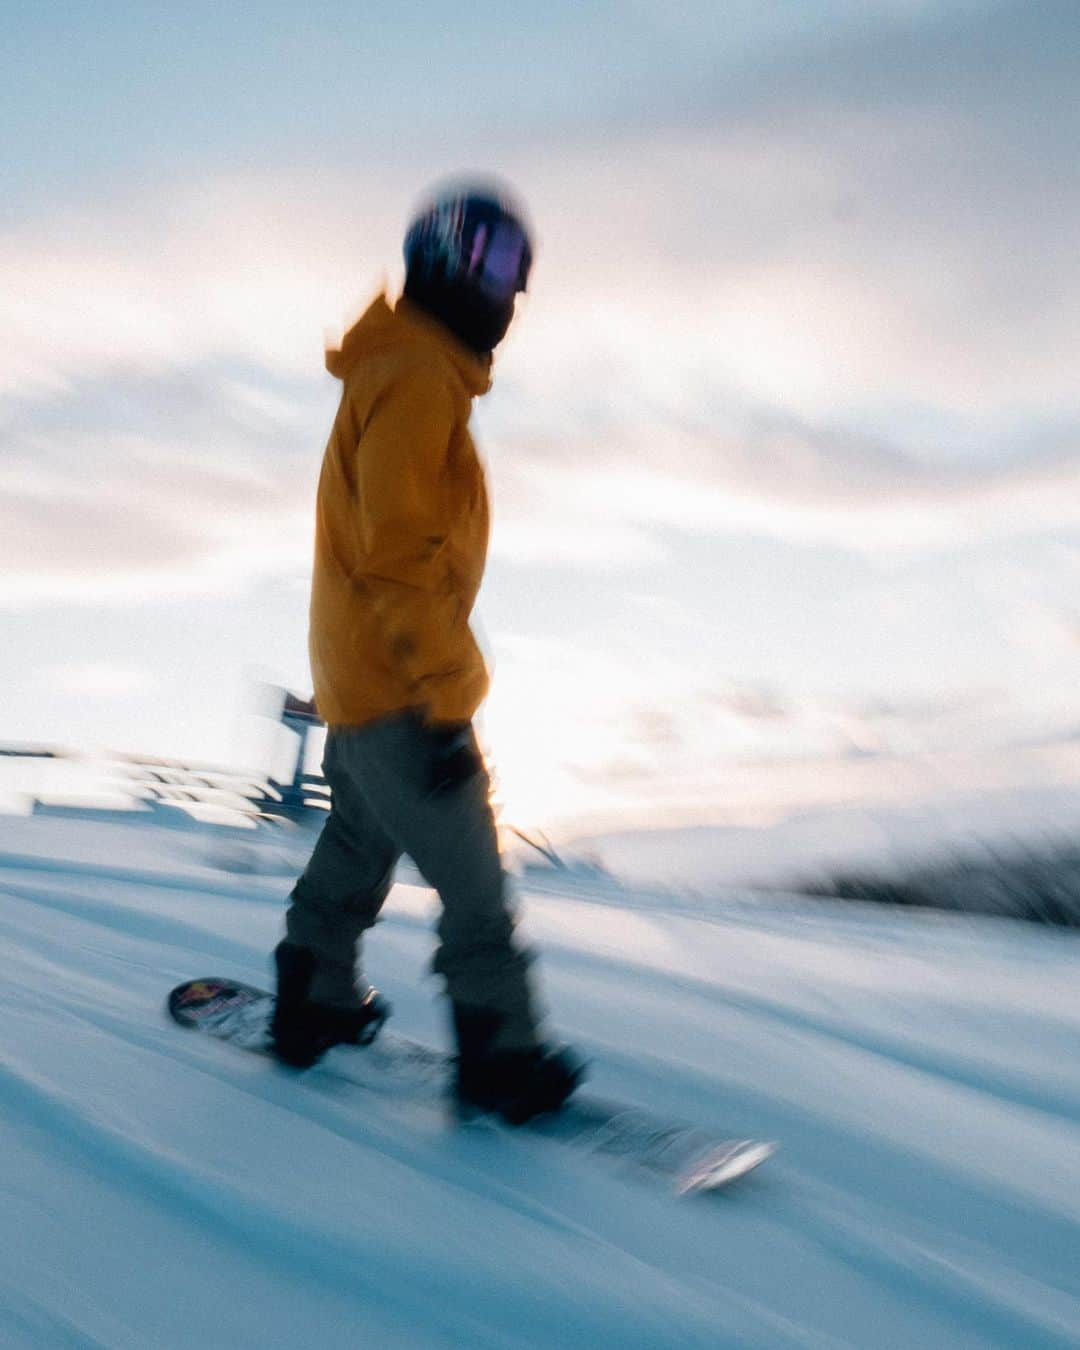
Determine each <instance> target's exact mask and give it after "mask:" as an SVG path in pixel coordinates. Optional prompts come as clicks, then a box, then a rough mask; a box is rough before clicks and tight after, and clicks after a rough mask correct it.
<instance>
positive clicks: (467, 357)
mask: <svg viewBox="0 0 1080 1350" xmlns="http://www.w3.org/2000/svg"><path fill="white" fill-rule="evenodd" d="M414 343H420V344H423V345H426V346H431V347H435V348H437V349H438V350H439V351H440V352H441V353H442V355H443V356H444V357H446V359H447V360H449V361H450V363H451V365H453V367H454V369H455V370H456V371H457V372H458V374H459V375H460V376H461V379H462V382H463V384H464V385H465V388H466V389H467V390H468V392H469V394H470V396H476V395H479V394H486V393H487V391H488V390H489V389H490V388H491V357H490V356H478V355H477V354H476V353H475V352H473V351H470V350H469V348H468V347H466V346H465V344H464V343H463V342H461V341H459V340H458V338H456V337H455V336H454V334H453V333H451V332H450V330H449V329H448V328H446V327H445V326H444V325H443V324H441V323H439V321H438V319H434V318H432V317H431V315H429V314H427V313H425V311H424V310H422V309H421V308H420V307H419V305H414V304H413V303H412V301H411V300H406V299H405V298H404V296H403V297H402V298H401V299H400V300H398V302H397V303H396V304H395V305H394V307H393V308H391V307H390V305H389V304H388V302H387V299H386V294H385V292H384V293H383V294H382V295H379V296H377V297H376V298H375V299H374V300H373V301H372V302H371V304H370V305H369V306H368V307H367V309H366V310H365V311H364V313H363V314H361V316H360V318H359V319H357V321H356V322H355V323H354V324H353V326H352V327H351V328H350V329H349V331H348V332H347V333H346V334H345V336H344V338H342V340H341V345H340V346H338V347H331V348H328V349H327V352H326V369H327V370H328V371H329V372H330V374H331V375H335V376H336V377H337V378H338V379H339V380H343V379H344V378H345V377H346V376H347V375H348V373H349V371H350V370H351V369H352V368H353V366H354V365H355V364H356V363H357V361H359V360H361V359H362V358H363V357H365V356H369V355H371V354H373V353H375V352H379V351H385V350H386V349H387V348H392V347H399V346H405V345H409V344H414Z"/></svg>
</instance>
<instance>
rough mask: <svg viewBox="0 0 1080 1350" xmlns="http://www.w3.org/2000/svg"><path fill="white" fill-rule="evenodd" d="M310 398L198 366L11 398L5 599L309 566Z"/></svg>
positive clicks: (241, 579)
mask: <svg viewBox="0 0 1080 1350" xmlns="http://www.w3.org/2000/svg"><path fill="white" fill-rule="evenodd" d="M313 393H314V394H315V395H316V397H313ZM320 396H321V391H319V390H318V388H317V387H316V388H315V390H314V391H313V390H312V389H311V388H308V387H303V388H295V387H293V386H292V385H290V384H288V383H287V382H283V381H281V380H280V379H276V378H275V377H274V375H273V373H272V372H265V371H257V370H252V369H243V370H240V369H226V368H222V369H213V368H206V367H203V368H199V369H180V370H177V371H169V372H165V373H162V374H160V375H153V374H150V373H146V372H134V371H131V370H126V371H124V372H122V373H117V374H116V375H114V376H112V377H105V376H101V377H99V378H97V379H94V380H90V379H83V380H80V381H78V382H73V383H72V384H70V385H69V386H68V387H67V388H66V389H65V390H64V391H63V392H62V393H61V394H59V395H56V396H53V397H51V398H43V397H37V398H34V397H30V398H25V399H23V400H18V401H16V400H9V401H8V402H7V404H6V405H5V407H4V410H3V419H2V421H0V448H2V461H0V464H2V467H0V571H2V573H3V576H4V583H3V586H2V587H0V603H6V604H8V605H25V604H30V603H33V602H35V601H40V600H42V599H71V600H78V601H82V602H88V603H89V602H97V601H100V600H104V599H110V600H120V599H124V598H135V599H138V598H149V597H151V596H154V597H158V598H160V597H161V596H163V595H170V594H171V595H182V594H191V593H200V592H202V593H205V592H207V591H210V590H215V589H221V588H230V587H235V586H236V585H243V584H244V583H245V582H247V581H250V580H251V579H253V578H255V577H258V576H262V575H267V574H270V575H280V574H282V572H285V573H288V572H289V571H290V570H295V569H302V568H304V567H306V566H307V565H308V563H309V556H308V555H309V546H310V511H311V501H312V497H313V493H314V474H315V471H316V468H317V463H318V448H317V444H318V443H317V442H314V444H312V440H311V437H312V428H313V427H314V426H318V427H319V434H324V424H325V421H326V420H327V409H326V408H325V407H319V406H318V404H319V401H320Z"/></svg>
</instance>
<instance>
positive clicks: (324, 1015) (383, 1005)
mask: <svg viewBox="0 0 1080 1350" xmlns="http://www.w3.org/2000/svg"><path fill="white" fill-rule="evenodd" d="M274 963H275V965H276V966H277V1002H276V1004H275V1005H274V1016H273V1020H272V1021H271V1023H270V1048H271V1049H272V1050H273V1052H274V1054H275V1055H276V1056H277V1057H278V1059H280V1060H281V1061H282V1063H284V1064H288V1065H290V1066H291V1067H292V1068H294V1069H308V1068H310V1067H311V1065H312V1064H315V1063H316V1062H317V1061H318V1060H320V1059H321V1058H322V1057H323V1055H325V1054H326V1052H327V1050H329V1049H330V1047H331V1046H333V1045H370V1044H371V1042H372V1041H373V1040H374V1039H375V1037H376V1036H377V1035H378V1034H379V1029H380V1027H381V1026H382V1024H383V1023H384V1022H385V1021H386V1019H387V1017H389V1016H390V1004H389V1003H387V1001H386V999H384V998H382V997H381V996H380V995H379V994H378V993H377V991H376V990H374V989H369V990H368V992H367V995H366V996H365V998H364V1001H363V1003H362V1004H361V1005H360V1007H359V1008H334V1007H330V1006H329V1005H328V1004H325V1003H312V1002H310V1000H309V999H308V996H307V992H308V990H309V989H310V988H311V977H312V975H313V974H314V972H315V958H314V956H313V955H312V953H311V952H310V951H308V949H307V948H306V947H297V946H296V945H295V944H294V943H291V942H281V943H279V944H278V947H277V949H276V950H275V952H274Z"/></svg>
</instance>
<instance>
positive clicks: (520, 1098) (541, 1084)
mask: <svg viewBox="0 0 1080 1350" xmlns="http://www.w3.org/2000/svg"><path fill="white" fill-rule="evenodd" d="M451 1006H452V1011H453V1019H454V1035H455V1037H456V1039H457V1046H458V1057H457V1072H456V1075H455V1078H454V1084H453V1094H454V1098H455V1101H456V1103H457V1107H458V1110H459V1111H460V1112H461V1114H462V1115H465V1116H469V1115H473V1114H476V1113H481V1112H494V1113H497V1114H498V1115H501V1116H502V1117H503V1119H504V1120H506V1121H508V1122H509V1123H510V1124H511V1125H523V1124H524V1123H525V1122H526V1121H527V1120H532V1118H533V1117H534V1116H539V1115H543V1114H545V1113H546V1112H548V1111H558V1109H559V1108H560V1107H561V1106H562V1104H563V1103H564V1102H565V1101H566V1099H567V1098H568V1097H569V1096H570V1094H571V1093H572V1092H573V1091H574V1089H575V1088H576V1087H577V1086H578V1084H579V1083H581V1082H582V1080H583V1079H584V1077H585V1065H584V1063H583V1062H582V1061H581V1060H580V1059H578V1057H577V1056H576V1055H575V1054H574V1053H573V1052H572V1051H571V1050H569V1049H568V1048H567V1047H565V1046H550V1045H539V1046H537V1047H536V1048H535V1049H532V1050H497V1049H492V1048H491V1046H492V1043H493V1041H494V1039H495V1036H496V1034H497V1032H498V1030H499V1027H500V1026H501V1024H502V1018H501V1016H500V1015H499V1014H498V1013H496V1012H492V1011H491V1010H490V1009H488V1008H475V1007H469V1006H468V1005H466V1004H462V1003H454V1004H452V1005H451Z"/></svg>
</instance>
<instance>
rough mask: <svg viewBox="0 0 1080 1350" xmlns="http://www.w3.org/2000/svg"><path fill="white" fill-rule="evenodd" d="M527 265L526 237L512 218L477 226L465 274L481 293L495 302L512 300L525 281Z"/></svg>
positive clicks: (528, 246) (530, 253)
mask: <svg viewBox="0 0 1080 1350" xmlns="http://www.w3.org/2000/svg"><path fill="white" fill-rule="evenodd" d="M531 265H532V248H531V247H530V245H529V240H528V236H527V235H526V234H525V231H524V230H523V229H522V228H521V226H520V225H518V224H517V222H516V221H513V220H500V221H496V222H494V223H493V224H490V225H489V224H487V223H486V222H484V221H481V222H480V223H479V224H478V225H477V227H476V231H475V233H474V234H473V238H472V248H471V249H470V251H469V259H468V264H467V266H466V268H465V276H466V277H467V278H468V280H469V281H470V282H471V283H472V284H473V285H474V286H476V287H477V288H478V289H479V290H481V291H483V293H484V294H485V295H487V296H489V297H490V298H491V299H492V300H495V301H498V302H499V303H506V302H508V301H511V300H513V298H514V296H515V295H516V294H517V293H518V291H523V290H524V289H525V287H526V285H527V284H528V280H529V268H530V267H531Z"/></svg>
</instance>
